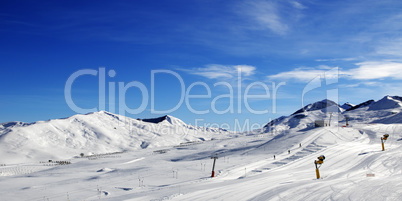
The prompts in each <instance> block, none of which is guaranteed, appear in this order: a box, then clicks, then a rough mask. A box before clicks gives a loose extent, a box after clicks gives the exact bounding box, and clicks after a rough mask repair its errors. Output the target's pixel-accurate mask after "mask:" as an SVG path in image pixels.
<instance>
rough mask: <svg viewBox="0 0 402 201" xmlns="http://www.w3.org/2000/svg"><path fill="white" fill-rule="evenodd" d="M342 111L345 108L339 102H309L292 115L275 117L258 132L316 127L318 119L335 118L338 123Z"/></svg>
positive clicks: (335, 122) (279, 131) (326, 100)
mask: <svg viewBox="0 0 402 201" xmlns="http://www.w3.org/2000/svg"><path fill="white" fill-rule="evenodd" d="M342 111H344V110H343V109H342V108H341V107H340V106H339V105H338V104H337V103H335V102H334V101H331V100H328V99H324V100H322V101H318V102H315V103H312V104H308V105H306V106H305V107H303V108H301V109H299V110H297V111H296V112H294V113H293V114H291V115H290V116H287V117H286V116H282V117H279V118H277V119H274V120H272V121H271V122H269V123H268V124H266V125H265V126H264V128H263V129H262V130H258V131H257V132H263V133H266V132H271V133H281V132H283V131H287V130H289V129H294V130H302V129H306V128H312V127H314V122H315V121H316V120H329V119H330V118H331V119H334V121H333V122H334V125H335V124H337V121H336V119H338V117H339V115H340V114H341V112H342Z"/></svg>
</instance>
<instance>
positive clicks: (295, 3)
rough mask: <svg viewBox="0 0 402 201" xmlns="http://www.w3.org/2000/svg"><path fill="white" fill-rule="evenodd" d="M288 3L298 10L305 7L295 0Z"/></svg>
mask: <svg viewBox="0 0 402 201" xmlns="http://www.w3.org/2000/svg"><path fill="white" fill-rule="evenodd" d="M290 3H291V4H292V6H293V7H295V8H297V9H300V10H303V9H306V8H307V7H306V6H304V5H303V4H301V3H299V2H297V1H291V2H290Z"/></svg>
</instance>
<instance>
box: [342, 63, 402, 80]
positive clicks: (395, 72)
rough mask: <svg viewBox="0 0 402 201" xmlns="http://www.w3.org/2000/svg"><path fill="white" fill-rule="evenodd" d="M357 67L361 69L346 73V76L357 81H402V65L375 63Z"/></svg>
mask: <svg viewBox="0 0 402 201" xmlns="http://www.w3.org/2000/svg"><path fill="white" fill-rule="evenodd" d="M356 65H358V66H359V67H358V68H354V69H350V70H348V71H344V74H346V75H348V77H350V78H351V79H357V80H372V79H385V78H392V79H398V80H399V79H402V63H396V62H376V61H373V62H362V63H357V64H356Z"/></svg>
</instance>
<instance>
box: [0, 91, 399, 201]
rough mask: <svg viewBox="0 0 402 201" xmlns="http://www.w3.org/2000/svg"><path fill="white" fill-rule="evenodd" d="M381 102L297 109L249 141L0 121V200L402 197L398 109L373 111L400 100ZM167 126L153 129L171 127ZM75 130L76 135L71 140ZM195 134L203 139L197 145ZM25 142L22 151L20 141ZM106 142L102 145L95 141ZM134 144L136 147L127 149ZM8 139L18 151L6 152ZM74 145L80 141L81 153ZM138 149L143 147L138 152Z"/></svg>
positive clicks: (99, 118)
mask: <svg viewBox="0 0 402 201" xmlns="http://www.w3.org/2000/svg"><path fill="white" fill-rule="evenodd" d="M390 98H391V99H392V100H391V99H389V98H387V99H385V100H380V101H377V102H375V103H377V104H374V103H372V104H373V105H374V106H373V105H372V104H368V105H365V106H362V107H360V108H358V109H355V110H350V111H345V112H342V113H333V114H328V113H325V112H324V111H323V110H322V109H323V108H321V109H319V108H317V109H316V110H309V111H304V112H302V113H298V114H294V115H290V116H289V117H282V118H280V119H278V120H277V121H273V123H272V124H271V123H270V124H267V126H265V127H264V128H262V129H259V130H255V131H253V132H252V134H233V133H229V132H228V133H224V132H223V131H220V130H219V129H213V128H210V129H205V128H198V127H197V128H196V127H192V126H190V125H185V124H179V125H176V126H179V127H183V128H186V129H189V130H196V131H197V132H194V133H191V134H187V135H181V134H179V135H178V136H177V137H174V136H170V135H163V134H160V135H161V136H158V135H157V134H158V133H157V132H160V131H161V130H157V132H155V133H152V135H156V136H158V137H149V136H148V135H149V134H148V133H147V132H145V131H141V132H140V131H138V132H136V133H134V134H132V133H130V135H128V134H126V133H125V132H120V131H119V130H123V128H125V127H124V126H119V125H118V122H123V121H124V122H125V120H126V121H128V122H130V125H133V126H134V125H135V126H136V127H140V128H143V129H147V128H148V127H147V126H149V124H150V123H149V122H141V121H137V120H136V121H133V120H132V119H129V120H127V119H126V118H125V117H122V116H118V115H114V114H110V113H107V112H99V113H94V114H88V115H76V116H73V117H70V118H68V119H64V120H52V121H49V122H38V123H35V124H31V125H25V126H22V124H18V123H17V124H15V125H4V124H3V128H2V129H1V133H0V143H1V145H2V150H1V151H2V152H1V154H2V158H1V161H2V162H0V164H1V163H4V164H5V165H6V166H0V175H1V176H2V177H0V186H1V188H0V193H1V200H30V201H31V200H99V199H102V200H127V201H129V200H130V201H131V200H402V183H401V182H400V181H402V154H401V152H400V150H401V148H402V124H399V122H400V118H399V117H400V116H398V115H399V114H400V111H401V107H395V106H393V107H389V106H383V107H382V106H380V107H377V106H378V104H380V103H381V102H382V101H384V104H385V103H387V104H388V103H394V102H395V103H399V102H398V101H399V100H398V99H396V98H392V97H390ZM390 105H392V104H390ZM332 106H334V105H332ZM338 107H339V106H338ZM379 108H383V109H379ZM345 115H346V116H350V120H349V126H348V127H343V126H344V123H345V122H344V121H345V119H344V116H345ZM330 117H331V118H332V120H333V121H334V122H333V123H332V124H331V126H330V127H321V128H315V127H313V126H312V125H311V123H312V122H314V121H315V120H318V119H328V118H330ZM169 118H174V117H169ZM77 121H78V122H80V123H77ZM379 121H382V123H378V122H379ZM68 122H70V123H68ZM173 122H174V121H165V122H164V121H161V122H159V123H156V124H157V125H159V124H162V125H163V126H161V127H162V128H165V129H167V130H171V129H172V128H173V127H174V125H175V123H173ZM176 122H178V121H176ZM338 122H339V123H338ZM172 123H173V124H172ZM77 124H78V125H77ZM152 124H154V123H152ZM79 125H81V127H80V126H79ZM51 126H53V127H51ZM114 126H115V127H116V129H114ZM172 126H173V127H172ZM109 127H110V128H109ZM122 127H123V128H122ZM25 128H30V129H27V130H25ZM95 128H96V129H97V130H95ZM52 129H53V130H52ZM57 129H59V130H57ZM63 129H64V130H63ZM80 129H81V130H80ZM85 129H86V130H85ZM82 130H85V132H86V133H87V134H88V135H90V136H92V137H93V138H90V139H92V140H93V142H91V141H92V140H88V138H85V135H84V134H83V133H85V132H84V131H82ZM79 131H82V133H80V134H75V133H76V132H79ZM113 131H114V132H113ZM201 131H202V132H201ZM35 132H42V134H41V135H39V134H35ZM69 132H70V133H69ZM92 132H93V133H95V132H96V134H98V135H96V134H95V135H92V134H93V133H92ZM63 133H66V134H65V135H64V139H65V138H66V136H69V137H71V133H74V134H75V136H73V137H75V138H74V139H73V140H72V141H70V142H71V143H72V144H74V143H75V144H76V147H75V149H74V147H69V146H70V145H68V143H64V144H63V143H60V142H58V140H59V139H60V138H61V137H60V136H63V135H62V134H63ZM384 134H389V135H390V137H389V138H388V139H387V140H386V142H385V149H386V150H385V151H381V142H380V137H381V136H383V135H384ZM11 135H14V137H13V136H11ZM28 135H36V136H35V137H40V136H42V137H43V138H42V139H43V140H44V141H45V142H42V144H40V143H39V142H37V141H36V140H35V139H34V137H30V136H28ZM114 135H122V136H121V137H120V136H114ZM218 135H220V137H219V138H215V139H214V140H211V139H212V138H213V137H216V136H218ZM44 136H48V137H47V138H44ZM49 136H52V137H49ZM201 136H202V138H203V139H204V140H197V139H200V137H201ZM28 137H30V138H29V140H28V142H29V141H31V142H32V143H31V145H30V146H28V144H29V143H28V142H26V141H25V140H26V139H25V138H28ZM130 137H132V138H130ZM19 138H21V139H19ZM149 138H150V139H149ZM165 138H167V140H168V142H165V140H164V139H165ZM144 139H145V140H144ZM147 139H148V141H147ZM12 140H14V141H12ZM51 140H54V141H51ZM107 140H109V142H110V144H109V145H108V144H107V143H106V144H105V143H104V142H103V141H107ZM127 140H131V142H130V141H127ZM137 140H138V142H137ZM49 141H50V142H49ZM88 141H89V142H88ZM133 141H134V142H136V143H133V146H130V143H132V142H133ZM14 142H15V143H17V144H12V145H8V144H10V143H14ZM78 142H80V143H87V144H88V145H89V147H90V149H88V150H87V149H86V148H85V146H81V145H80V144H79V143H78ZM142 142H147V143H149V146H147V147H146V148H141V144H142ZM18 143H20V144H18ZM24 143H25V144H24ZM52 143H54V144H52ZM91 143H93V144H94V145H92V144H91ZM96 143H99V146H95V144H96ZM53 145H57V146H60V150H57V152H56V153H49V152H52V151H56V149H54V148H52V146H53ZM151 145H152V146H151ZM5 146H14V147H16V148H19V150H18V151H20V152H23V154H18V153H15V154H14V156H19V157H21V156H24V157H25V158H27V161H19V163H14V164H13V163H12V162H10V161H12V160H11V159H12V158H8V157H7V156H8V155H9V154H10V153H12V152H11V150H10V152H5V151H7V149H6V148H4V147H5ZM35 146H40V148H42V147H43V148H46V149H45V150H43V151H42V152H40V153H36V152H37V151H39V150H40V148H38V147H35ZM25 149H28V150H31V151H32V153H28V152H27V151H26V152H25V151H24V150H25ZM91 149H94V150H96V153H94V154H92V155H91V156H84V157H73V156H74V155H72V154H73V153H74V154H75V155H78V154H79V152H80V151H82V150H86V151H89V150H91ZM47 150H48V151H47ZM73 150H75V152H73ZM18 151H15V152H18ZM289 151H290V153H289ZM64 152H66V154H65V155H61V156H63V157H64V156H65V157H66V158H64V160H68V161H70V162H71V164H68V165H60V164H58V163H55V162H54V161H52V162H49V161H47V160H46V161H42V162H41V163H40V162H39V161H38V160H39V159H41V158H47V159H51V158H49V157H50V156H55V155H58V154H62V153H64ZM77 153H78V154H77ZM41 155H45V156H44V157H42V156H41ZM215 155H217V156H218V157H219V158H218V159H217V161H216V168H215V172H216V177H214V178H211V177H210V175H211V169H212V162H213V160H212V159H211V158H210V157H211V156H215ZM274 155H275V159H274V157H273V156H274ZM320 155H325V157H326V159H325V161H324V163H323V164H322V166H321V167H320V169H319V170H320V174H321V179H316V178H315V167H314V163H313V162H314V160H316V159H317V157H318V156H320ZM29 157H31V158H29ZM28 159H31V160H28ZM34 160H37V161H34Z"/></svg>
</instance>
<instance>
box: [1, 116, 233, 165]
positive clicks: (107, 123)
mask: <svg viewBox="0 0 402 201" xmlns="http://www.w3.org/2000/svg"><path fill="white" fill-rule="evenodd" d="M228 133H229V132H227V131H225V130H222V129H218V128H202V127H194V126H191V125H187V124H185V123H184V122H183V121H181V120H180V119H177V118H175V117H172V116H164V117H161V118H155V119H144V120H136V119H132V118H129V117H125V116H120V115H116V114H112V113H109V112H105V111H100V112H95V113H90V114H86V115H74V116H72V117H69V118H65V119H55V120H50V121H40V122H35V123H30V124H28V123H23V122H9V123H3V124H1V125H0V145H1V146H0V154H1V156H0V157H2V158H3V159H5V160H7V161H10V162H20V161H27V160H28V161H29V160H35V161H37V160H46V159H49V158H53V159H65V158H71V157H73V156H78V155H80V153H84V154H85V155H88V154H99V153H110V152H120V151H127V150H138V149H144V148H148V147H149V148H154V147H163V146H174V145H179V144H180V143H185V142H189V141H205V140H211V139H213V138H221V137H224V135H225V134H228Z"/></svg>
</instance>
